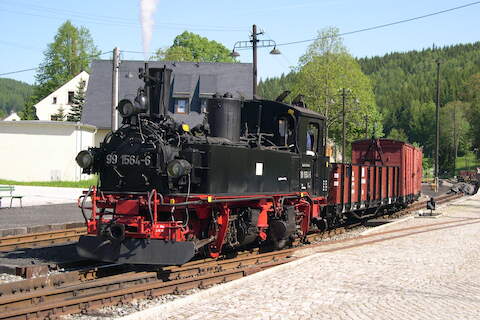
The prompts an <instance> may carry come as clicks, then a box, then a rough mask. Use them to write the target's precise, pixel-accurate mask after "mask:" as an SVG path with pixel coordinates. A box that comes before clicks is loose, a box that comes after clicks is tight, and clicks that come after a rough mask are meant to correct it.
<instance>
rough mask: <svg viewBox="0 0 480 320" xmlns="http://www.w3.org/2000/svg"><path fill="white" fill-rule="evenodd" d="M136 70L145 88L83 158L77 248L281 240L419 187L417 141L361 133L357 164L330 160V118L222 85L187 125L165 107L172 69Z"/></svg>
mask: <svg viewBox="0 0 480 320" xmlns="http://www.w3.org/2000/svg"><path fill="white" fill-rule="evenodd" d="M139 77H140V78H142V79H143V80H144V83H145V86H144V87H143V88H139V89H138V92H137V96H136V98H135V99H134V100H133V101H131V100H126V99H125V100H122V101H120V103H119V105H118V108H117V109H118V111H119V113H120V114H121V116H122V125H121V127H120V128H119V129H118V130H117V131H114V132H111V133H110V134H109V135H107V137H106V138H105V140H104V141H103V143H101V144H100V147H98V148H89V149H88V150H84V151H81V152H80V153H79V154H78V155H77V157H76V161H77V163H78V164H79V166H80V167H81V168H83V172H84V173H86V174H98V175H99V183H98V185H97V186H94V187H91V188H90V189H89V190H88V191H86V192H84V194H83V195H82V196H81V199H79V204H80V207H81V210H82V213H83V215H84V218H85V220H86V224H87V229H88V235H86V236H82V237H81V238H80V240H79V243H78V245H77V251H78V254H79V255H80V256H82V257H85V258H88V259H94V260H100V261H108V262H120V263H131V264H156V265H179V264H183V263H185V262H187V261H189V260H191V259H192V258H193V257H194V256H196V255H206V256H209V257H212V258H217V257H218V256H219V255H220V254H221V253H222V252H228V251H236V250H239V249H241V248H246V247H250V246H260V247H269V248H273V249H281V248H283V247H286V246H288V245H290V244H291V243H292V241H293V240H295V239H297V238H299V239H305V237H306V235H307V234H308V233H309V232H315V231H321V230H325V229H327V228H331V227H333V226H336V225H338V224H341V223H343V222H344V221H345V220H347V219H349V218H357V219H361V218H363V217H368V216H374V215H377V214H379V213H381V212H384V211H385V210H394V209H396V208H398V207H402V206H406V205H408V203H410V202H412V201H414V200H415V199H416V198H417V197H418V196H419V191H420V180H419V177H421V150H418V149H416V148H414V147H412V146H409V145H406V144H404V143H401V142H397V141H393V140H378V139H377V140H372V141H370V140H365V141H360V142H356V143H354V144H353V147H352V150H353V152H352V154H353V156H352V158H353V159H355V161H354V164H336V163H330V161H329V157H327V156H326V154H325V150H326V148H325V139H324V131H325V126H326V119H325V118H324V117H323V116H321V115H320V114H318V113H316V112H314V111H312V110H309V109H307V108H306V107H305V106H304V105H303V104H302V103H301V102H300V101H294V103H293V104H292V105H290V104H286V103H284V102H283V101H282V100H283V98H284V97H279V99H277V101H270V100H262V99H253V100H241V99H233V98H232V97H231V95H229V94H228V93H227V94H224V95H222V96H219V95H216V96H214V97H213V98H211V99H209V100H208V104H207V108H206V112H205V113H204V116H205V117H204V120H203V122H202V123H201V124H199V125H197V126H195V127H190V126H189V125H187V124H185V123H178V122H176V121H174V120H173V119H172V118H171V117H170V116H169V115H168V113H167V106H168V105H169V92H170V86H171V78H172V70H170V69H167V68H166V67H164V68H148V66H146V68H145V69H141V70H140V72H139ZM295 100H298V99H295ZM409 155H410V157H409ZM407 158H408V159H407ZM418 161H420V163H418ZM87 205H88V206H89V207H88V208H87ZM89 209H90V210H91V213H90V215H89V216H88V214H87V212H86V211H87V210H89Z"/></svg>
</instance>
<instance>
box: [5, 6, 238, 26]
mask: <svg viewBox="0 0 480 320" xmlns="http://www.w3.org/2000/svg"><path fill="white" fill-rule="evenodd" d="M19 3H20V4H22V1H15V3H13V4H10V3H8V1H7V2H3V3H0V5H6V6H10V5H13V6H14V7H15V8H18V4H19ZM23 4H25V5H26V6H27V8H25V9H26V10H29V11H30V12H25V11H16V10H11V9H2V11H4V12H9V13H13V14H19V15H28V16H36V17H42V18H47V19H52V18H53V19H57V18H58V19H65V16H66V15H67V16H68V17H69V18H72V19H76V20H79V21H84V22H88V23H93V24H100V25H113V26H123V27H131V26H135V27H140V26H141V25H140V23H139V22H138V21H137V20H133V19H127V18H125V17H114V16H105V15H95V14H91V13H86V12H79V11H73V10H65V9H59V8H52V7H46V6H41V5H38V4H34V3H30V2H23ZM38 12H40V14H39V13H38ZM154 28H162V29H165V28H167V29H190V30H198V31H222V32H237V31H242V32H243V31H245V28H243V27H238V26H215V25H200V24H181V23H170V22H160V23H156V25H155V26H154Z"/></svg>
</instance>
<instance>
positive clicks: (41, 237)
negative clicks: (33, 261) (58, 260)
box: [0, 227, 87, 252]
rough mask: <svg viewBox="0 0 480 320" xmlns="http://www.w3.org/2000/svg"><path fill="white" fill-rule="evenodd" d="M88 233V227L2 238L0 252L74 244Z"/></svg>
mask: <svg viewBox="0 0 480 320" xmlns="http://www.w3.org/2000/svg"><path fill="white" fill-rule="evenodd" d="M86 233H87V228H86V227H80V228H71V229H63V230H53V231H47V232H39V233H27V234H21V235H14V236H5V237H0V251H4V252H6V251H13V250H17V249H24V248H35V247H45V246H49V245H52V244H58V243H65V242H74V241H77V240H78V238H79V237H80V236H81V235H84V234H86Z"/></svg>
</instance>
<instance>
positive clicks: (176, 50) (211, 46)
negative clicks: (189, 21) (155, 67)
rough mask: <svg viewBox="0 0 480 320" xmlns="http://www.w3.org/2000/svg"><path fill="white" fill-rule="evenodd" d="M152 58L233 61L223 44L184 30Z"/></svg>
mask: <svg viewBox="0 0 480 320" xmlns="http://www.w3.org/2000/svg"><path fill="white" fill-rule="evenodd" d="M151 59H153V60H168V61H192V62H235V59H234V58H233V57H231V56H230V50H229V49H228V48H227V47H225V46H224V45H223V44H221V43H219V42H216V41H214V40H208V39H207V38H205V37H201V36H200V35H198V34H195V33H192V32H188V31H184V32H183V33H182V34H179V35H178V36H176V37H175V39H174V40H173V45H172V46H171V47H169V48H168V49H158V50H157V52H156V54H155V56H153V57H152V58H151Z"/></svg>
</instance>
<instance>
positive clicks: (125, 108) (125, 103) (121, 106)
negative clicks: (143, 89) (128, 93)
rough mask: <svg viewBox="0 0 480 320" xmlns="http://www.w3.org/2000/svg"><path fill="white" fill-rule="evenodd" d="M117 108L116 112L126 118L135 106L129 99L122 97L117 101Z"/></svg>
mask: <svg viewBox="0 0 480 320" xmlns="http://www.w3.org/2000/svg"><path fill="white" fill-rule="evenodd" d="M117 109H118V112H120V114H121V115H122V117H124V118H126V117H130V116H131V115H132V114H133V113H134V109H135V108H134V107H133V103H132V102H131V101H130V100H128V99H122V100H120V102H119V103H118V107H117Z"/></svg>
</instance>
